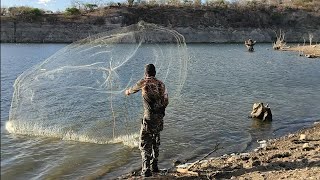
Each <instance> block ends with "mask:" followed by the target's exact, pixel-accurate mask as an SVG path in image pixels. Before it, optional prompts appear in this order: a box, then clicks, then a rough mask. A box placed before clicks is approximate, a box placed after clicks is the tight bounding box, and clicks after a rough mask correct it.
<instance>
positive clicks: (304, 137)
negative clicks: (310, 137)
mask: <svg viewBox="0 0 320 180" xmlns="http://www.w3.org/2000/svg"><path fill="white" fill-rule="evenodd" d="M299 139H300V140H301V141H304V140H306V139H307V136H306V135H305V134H300V138H299Z"/></svg>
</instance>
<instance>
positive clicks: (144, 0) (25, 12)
mask: <svg viewBox="0 0 320 180" xmlns="http://www.w3.org/2000/svg"><path fill="white" fill-rule="evenodd" d="M135 6H138V7H143V6H145V7H155V6H161V7H166V6H169V7H182V8H183V7H195V8H212V7H220V8H243V7H247V8H254V7H258V6H281V7H285V8H301V9H306V10H311V11H316V12H319V11H320V0H233V1H228V0H205V1H204V0H127V2H125V3H114V2H109V3H107V4H104V3H84V2H83V1H80V0H71V7H68V8H66V9H65V10H64V11H62V12H52V11H47V10H44V9H39V8H33V7H26V6H17V7H9V8H5V7H1V16H10V17H16V16H22V17H25V18H29V19H36V18H38V17H41V16H42V15H44V14H64V15H66V16H75V15H83V14H88V13H91V12H94V11H97V10H103V9H105V8H108V7H118V8H120V7H135Z"/></svg>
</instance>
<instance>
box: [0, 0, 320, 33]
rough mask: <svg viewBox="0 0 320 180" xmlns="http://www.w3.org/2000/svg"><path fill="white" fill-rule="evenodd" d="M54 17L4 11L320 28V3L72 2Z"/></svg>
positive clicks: (62, 17) (21, 16)
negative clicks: (70, 5)
mask: <svg viewBox="0 0 320 180" xmlns="http://www.w3.org/2000/svg"><path fill="white" fill-rule="evenodd" d="M72 2H73V5H72V7H69V8H66V9H65V10H64V11H63V12H55V13H52V12H50V11H45V10H40V9H38V8H31V7H24V6H22V7H10V8H2V9H1V15H2V18H8V19H10V18H14V19H15V20H16V21H31V22H33V21H36V20H37V21H46V22H52V23H55V22H66V21H69V22H79V23H92V24H100V25H103V24H104V23H105V19H106V18H111V19H112V18H113V17H115V16H117V17H121V19H120V20H119V19H117V20H116V19H115V20H113V19H112V20H111V21H114V23H121V24H123V25H130V24H134V23H137V22H138V21H140V20H144V21H146V22H150V23H156V24H160V25H163V26H170V27H200V28H201V27H204V28H205V27H234V28H239V27H252V28H266V27H272V26H276V27H280V28H281V27H297V28H299V26H301V25H302V24H303V26H304V27H320V22H319V21H318V19H319V17H320V1H319V0H250V1H249V0H235V1H232V3H231V2H229V1H227V0H207V1H205V2H204V1H201V0H166V1H165V0H149V1H148V2H147V1H139V3H138V0H127V2H126V3H122V4H121V3H109V4H105V5H101V4H91V3H82V2H81V1H77V0H74V1H72Z"/></svg>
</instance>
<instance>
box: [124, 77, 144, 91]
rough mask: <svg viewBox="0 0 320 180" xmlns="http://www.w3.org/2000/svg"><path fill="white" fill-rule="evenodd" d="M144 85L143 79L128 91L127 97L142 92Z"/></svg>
mask: <svg viewBox="0 0 320 180" xmlns="http://www.w3.org/2000/svg"><path fill="white" fill-rule="evenodd" d="M142 85H143V79H142V80H140V81H138V82H137V83H136V84H135V85H134V86H132V87H131V88H129V89H127V90H126V92H125V93H126V95H130V94H133V93H136V92H138V91H140V90H141V88H142Z"/></svg>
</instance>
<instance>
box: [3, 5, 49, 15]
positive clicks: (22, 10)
mask: <svg viewBox="0 0 320 180" xmlns="http://www.w3.org/2000/svg"><path fill="white" fill-rule="evenodd" d="M8 13H9V15H10V16H33V17H39V16H42V15H43V14H44V11H43V10H41V9H39V8H31V7H27V6H19V7H10V8H9V9H8Z"/></svg>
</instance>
